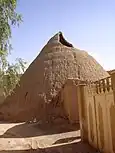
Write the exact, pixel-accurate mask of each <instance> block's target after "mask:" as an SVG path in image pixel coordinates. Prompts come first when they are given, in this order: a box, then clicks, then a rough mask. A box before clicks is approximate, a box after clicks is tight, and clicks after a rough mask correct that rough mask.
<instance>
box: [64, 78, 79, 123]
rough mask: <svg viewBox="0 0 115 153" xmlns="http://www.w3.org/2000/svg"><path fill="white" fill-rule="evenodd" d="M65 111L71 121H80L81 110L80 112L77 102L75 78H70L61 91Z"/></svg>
mask: <svg viewBox="0 0 115 153" xmlns="http://www.w3.org/2000/svg"><path fill="white" fill-rule="evenodd" d="M61 95H62V98H63V102H64V109H65V113H66V115H67V116H68V118H69V121H70V122H71V123H78V122H79V112H78V103H77V97H78V93H77V87H76V84H75V80H73V79H68V80H67V82H66V84H65V85H64V88H63V89H62V92H61Z"/></svg>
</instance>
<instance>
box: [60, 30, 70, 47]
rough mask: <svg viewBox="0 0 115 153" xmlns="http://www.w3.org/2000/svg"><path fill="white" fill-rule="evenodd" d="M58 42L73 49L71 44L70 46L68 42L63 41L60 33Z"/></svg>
mask: <svg viewBox="0 0 115 153" xmlns="http://www.w3.org/2000/svg"><path fill="white" fill-rule="evenodd" d="M59 42H60V43H62V44H63V45H64V46H67V47H73V45H72V44H70V43H69V42H67V41H66V40H65V38H64V37H63V35H62V33H61V32H60V33H59Z"/></svg>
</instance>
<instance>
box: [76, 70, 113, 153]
mask: <svg viewBox="0 0 115 153" xmlns="http://www.w3.org/2000/svg"><path fill="white" fill-rule="evenodd" d="M79 92H80V94H81V95H82V96H81V98H80V99H79V101H78V104H79V109H80V110H81V111H80V125H81V135H82V141H87V142H88V143H90V145H92V146H93V147H95V148H96V149H99V150H100V151H101V152H105V153H108V152H109V153H115V121H114V119H115V73H113V74H112V75H111V77H108V78H106V79H103V80H99V81H97V82H95V83H94V84H92V85H86V86H79ZM83 97H84V98H83ZM84 112H85V117H84ZM86 131H87V132H86Z"/></svg>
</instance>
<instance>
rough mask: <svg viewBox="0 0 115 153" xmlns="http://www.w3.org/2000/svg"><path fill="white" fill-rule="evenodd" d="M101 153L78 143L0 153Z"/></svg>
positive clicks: (1, 152)
mask: <svg viewBox="0 0 115 153" xmlns="http://www.w3.org/2000/svg"><path fill="white" fill-rule="evenodd" d="M27 152H28V153H99V151H97V150H95V149H94V148H92V147H91V146H90V145H88V144H87V143H83V142H77V143H73V144H66V145H61V146H54V147H50V148H43V149H37V150H32V149H30V150H25V151H24V150H9V151H0V153H27Z"/></svg>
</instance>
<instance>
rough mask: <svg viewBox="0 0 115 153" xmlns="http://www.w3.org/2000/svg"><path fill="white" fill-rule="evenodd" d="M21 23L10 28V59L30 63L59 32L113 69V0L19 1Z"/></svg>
mask: <svg viewBox="0 0 115 153" xmlns="http://www.w3.org/2000/svg"><path fill="white" fill-rule="evenodd" d="M17 11H18V12H19V13H20V14H22V16H23V22H22V23H21V25H20V26H19V28H18V27H17V28H14V27H13V28H12V46H13V50H12V54H11V55H10V57H9V60H10V61H11V62H13V61H14V60H15V59H16V58H17V57H21V58H22V59H24V60H25V61H27V62H28V64H30V63H31V62H32V61H33V60H34V59H35V57H36V56H37V55H38V54H39V52H40V51H41V49H42V48H43V46H44V45H45V44H46V43H47V41H48V40H49V39H50V38H51V37H52V36H53V35H54V34H56V33H57V32H59V31H62V32H63V34H64V36H65V38H66V39H67V40H68V41H69V42H70V43H72V44H73V45H74V47H76V48H80V49H81V50H86V51H87V52H88V53H89V54H90V55H92V56H93V57H94V58H95V59H96V60H97V61H98V62H99V63H100V64H101V65H102V66H103V67H104V68H105V69H106V70H110V69H114V68H115V62H114V61H115V0H18V4H17Z"/></svg>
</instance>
